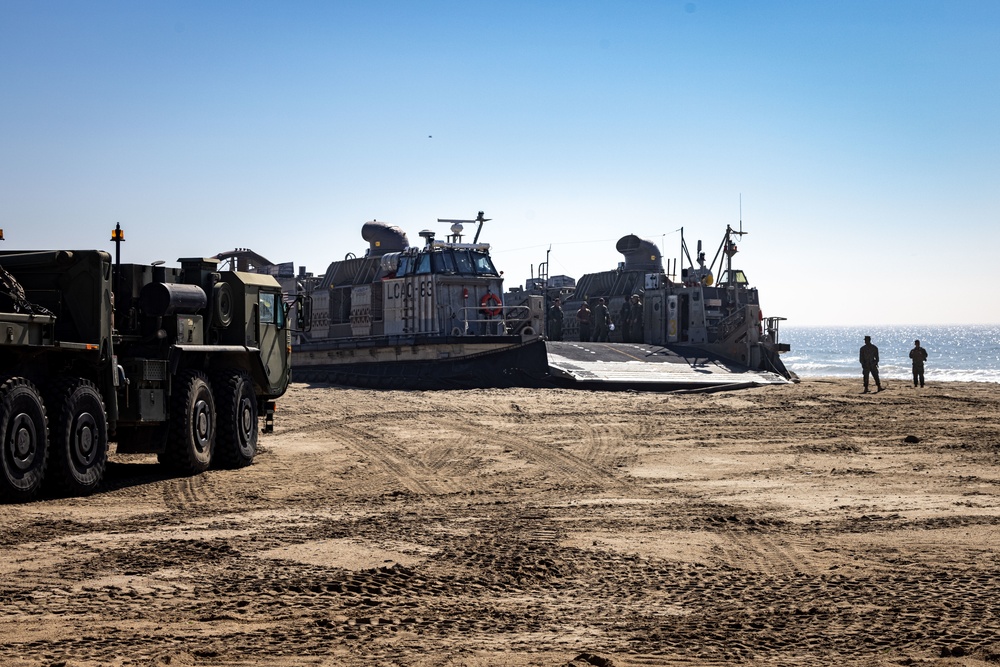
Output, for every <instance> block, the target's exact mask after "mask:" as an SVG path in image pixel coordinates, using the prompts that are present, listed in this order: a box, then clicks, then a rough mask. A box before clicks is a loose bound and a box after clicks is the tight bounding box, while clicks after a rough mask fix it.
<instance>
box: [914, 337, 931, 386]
mask: <svg viewBox="0 0 1000 667" xmlns="http://www.w3.org/2000/svg"><path fill="white" fill-rule="evenodd" d="M910 359H912V360H913V386H914V387H916V386H917V382H918V381H919V383H920V386H921V387H923V386H924V362H925V361H927V349H926V348H923V347H920V341H919V340H915V341H913V349H912V350H910Z"/></svg>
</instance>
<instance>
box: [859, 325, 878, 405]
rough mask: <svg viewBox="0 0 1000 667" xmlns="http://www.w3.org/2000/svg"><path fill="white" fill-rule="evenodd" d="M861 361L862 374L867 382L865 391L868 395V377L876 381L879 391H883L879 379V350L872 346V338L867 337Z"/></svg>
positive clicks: (862, 347) (862, 349)
mask: <svg viewBox="0 0 1000 667" xmlns="http://www.w3.org/2000/svg"><path fill="white" fill-rule="evenodd" d="M859 359H860V361H861V373H862V376H863V377H864V380H865V391H864V393H866V394H867V393H868V375H869V374H870V375H871V376H872V378H874V380H875V386H876V387H878V389H877V391H882V383H881V382H879V379H878V348H877V347H875V346H874V345H872V337H871V336H865V344H864V345H862V346H861V353H860V355H859Z"/></svg>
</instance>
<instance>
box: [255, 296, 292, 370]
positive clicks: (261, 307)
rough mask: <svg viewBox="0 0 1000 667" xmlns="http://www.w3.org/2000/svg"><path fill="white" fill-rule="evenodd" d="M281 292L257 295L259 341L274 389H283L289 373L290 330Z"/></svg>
mask: <svg viewBox="0 0 1000 667" xmlns="http://www.w3.org/2000/svg"><path fill="white" fill-rule="evenodd" d="M283 305H284V304H282V302H281V293H280V292H269V291H265V290H261V291H260V293H259V294H258V295H257V327H258V329H257V331H258V334H257V341H258V343H259V345H260V356H261V361H263V362H264V369H265V371H266V372H267V380H268V382H269V383H270V384H271V386H272V387H281V386H284V383H285V374H286V373H287V372H288V341H289V333H288V328H287V327H286V326H285V309H284V308H283Z"/></svg>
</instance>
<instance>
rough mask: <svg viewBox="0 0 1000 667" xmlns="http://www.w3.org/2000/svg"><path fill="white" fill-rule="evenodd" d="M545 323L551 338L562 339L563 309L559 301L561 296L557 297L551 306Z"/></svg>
mask: <svg viewBox="0 0 1000 667" xmlns="http://www.w3.org/2000/svg"><path fill="white" fill-rule="evenodd" d="M545 324H546V333H547V334H548V337H549V340H562V327H563V309H562V306H561V305H560V303H559V297H556V298H555V300H554V301H553V302H552V305H551V306H549V312H548V314H547V316H546V323H545Z"/></svg>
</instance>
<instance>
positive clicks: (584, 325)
mask: <svg viewBox="0 0 1000 667" xmlns="http://www.w3.org/2000/svg"><path fill="white" fill-rule="evenodd" d="M592 314H593V313H591V311H590V307H589V306H588V305H587V300H586V299H584V301H583V304H582V305H581V306H580V310H578V311H576V320H577V322H578V323H579V324H580V342H581V343H589V342H590V319H591V315H592Z"/></svg>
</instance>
